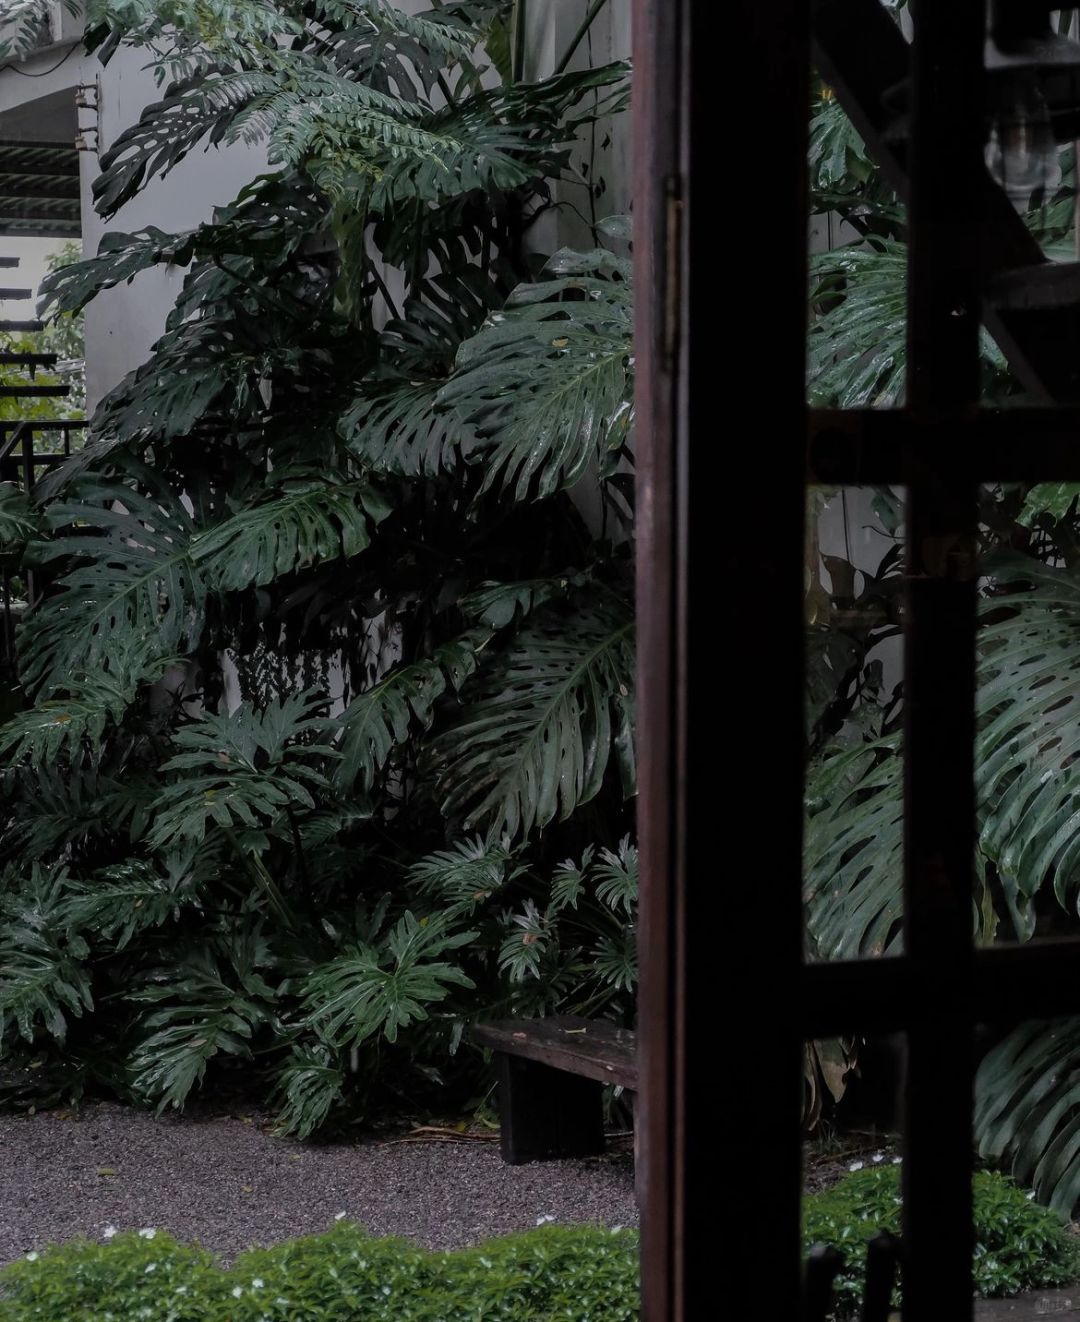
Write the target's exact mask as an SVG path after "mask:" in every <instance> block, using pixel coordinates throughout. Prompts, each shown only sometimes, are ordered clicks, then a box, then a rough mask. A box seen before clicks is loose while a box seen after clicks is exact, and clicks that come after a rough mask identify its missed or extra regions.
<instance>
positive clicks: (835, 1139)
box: [802, 1032, 904, 1317]
mask: <svg viewBox="0 0 1080 1322" xmlns="http://www.w3.org/2000/svg"><path fill="white" fill-rule="evenodd" d="M903 1075H904V1037H903V1035H902V1034H894V1035H889V1036H877V1037H867V1036H866V1035H863V1034H859V1033H857V1032H855V1033H851V1034H849V1035H846V1036H844V1037H840V1038H832V1039H827V1040H824V1041H815V1042H808V1043H806V1044H805V1047H804V1067H803V1077H804V1092H803V1096H804V1099H805V1107H804V1117H803V1123H804V1145H803V1208H802V1238H803V1256H804V1261H805V1262H806V1263H807V1270H808V1273H809V1279H808V1285H810V1284H812V1278H813V1277H814V1275H815V1274H818V1273H820V1274H823V1275H825V1276H829V1277H831V1278H832V1282H833V1303H834V1307H835V1316H837V1317H851V1316H856V1315H858V1311H859V1309H860V1307H861V1304H862V1299H863V1290H864V1284H865V1279H864V1278H865V1273H866V1262H867V1251H868V1244H869V1242H870V1240H872V1239H874V1238H875V1236H877V1235H879V1234H881V1233H886V1234H891V1235H897V1236H898V1235H899V1234H900V1229H901V1225H900V1218H901V1209H902V1206H903V1203H902V1189H901V1179H902V1170H901V1164H902V1163H901V1152H902V1143H901V1135H900V1125H901V1116H900V1108H901V1096H902V1085H903ZM896 1285H897V1291H896V1294H895V1296H894V1302H896V1301H897V1300H898V1299H899V1279H898V1273H897V1281H896Z"/></svg>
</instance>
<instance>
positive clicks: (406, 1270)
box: [0, 1222, 639, 1322]
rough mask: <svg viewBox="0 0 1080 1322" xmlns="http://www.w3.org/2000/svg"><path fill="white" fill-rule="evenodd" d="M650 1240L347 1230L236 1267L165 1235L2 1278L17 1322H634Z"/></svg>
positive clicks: (34, 1257)
mask: <svg viewBox="0 0 1080 1322" xmlns="http://www.w3.org/2000/svg"><path fill="white" fill-rule="evenodd" d="M638 1314H639V1306H638V1237H637V1234H636V1233H635V1232H633V1231H629V1230H606V1229H603V1228H601V1227H590V1226H569V1227H564V1226H545V1227H543V1228H542V1229H540V1230H535V1231H528V1232H526V1233H524V1234H518V1235H509V1236H506V1237H505V1238H502V1239H496V1240H491V1241H489V1242H488V1243H486V1244H483V1245H481V1246H480V1247H479V1248H472V1249H462V1250H459V1251H457V1252H452V1253H429V1252H426V1251H425V1250H423V1249H420V1248H417V1247H416V1245H415V1244H411V1243H409V1242H407V1241H405V1240H400V1239H373V1238H372V1237H371V1236H369V1235H367V1234H366V1233H365V1232H364V1231H363V1230H362V1229H361V1228H359V1227H357V1226H354V1225H351V1224H349V1223H348V1222H342V1223H341V1224H340V1225H338V1226H336V1227H335V1228H334V1229H333V1230H331V1231H329V1232H327V1233H326V1234H323V1235H315V1236H312V1237H310V1238H307V1239H296V1240H290V1241H289V1242H288V1243H285V1244H279V1245H278V1246H276V1247H275V1248H272V1249H253V1250H251V1251H250V1252H248V1253H245V1254H243V1255H242V1256H241V1257H240V1258H239V1259H237V1261H236V1262H235V1263H234V1264H233V1266H232V1267H231V1268H229V1269H224V1268H222V1267H220V1266H219V1265H218V1264H217V1262H216V1261H215V1259H214V1257H213V1256H212V1255H211V1254H209V1253H207V1252H206V1251H204V1250H203V1249H200V1248H198V1247H196V1246H192V1245H186V1244H178V1243H177V1242H176V1240H174V1239H173V1238H172V1237H171V1236H170V1235H168V1234H166V1233H165V1232H164V1231H159V1230H149V1229H148V1230H144V1231H139V1232H138V1233H130V1234H123V1235H117V1236H116V1237H115V1238H113V1239H111V1240H109V1241H108V1242H105V1243H93V1242H90V1241H87V1240H72V1241H71V1242H69V1243H67V1244H64V1245H61V1246H59V1247H53V1248H49V1249H46V1250H44V1251H43V1252H41V1253H39V1254H37V1253H31V1254H29V1255H28V1256H27V1258H26V1259H24V1260H20V1261H19V1262H16V1263H13V1264H12V1265H11V1266H9V1267H6V1268H4V1270H3V1271H0V1319H2V1320H3V1322H31V1319H33V1320H34V1322H361V1320H362V1322H391V1320H392V1322H481V1320H482V1322H489V1320H490V1322H504V1320H505V1322H525V1320H526V1319H527V1320H528V1322H537V1320H538V1319H551V1320H552V1322H555V1319H567V1320H570V1319H572V1320H573V1322H634V1320H635V1319H637V1317H638Z"/></svg>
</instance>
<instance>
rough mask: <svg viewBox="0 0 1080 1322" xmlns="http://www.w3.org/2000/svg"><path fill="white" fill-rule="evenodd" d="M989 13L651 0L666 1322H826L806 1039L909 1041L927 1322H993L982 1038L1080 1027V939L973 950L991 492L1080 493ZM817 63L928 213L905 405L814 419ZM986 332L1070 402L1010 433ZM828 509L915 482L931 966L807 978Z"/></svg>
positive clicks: (658, 1234)
mask: <svg viewBox="0 0 1080 1322" xmlns="http://www.w3.org/2000/svg"><path fill="white" fill-rule="evenodd" d="M983 15H984V7H983V0H948V3H947V4H946V3H942V0H920V2H919V3H918V8H917V13H916V31H917V38H916V41H915V43H914V46H913V47H912V48H911V50H910V51H909V49H908V48H907V47H906V46H905V45H904V43H903V41H902V38H901V37H900V36H899V33H898V32H897V30H896V28H895V26H894V25H893V24H892V22H891V20H890V19H889V17H888V15H887V14H886V13H885V12H884V10H883V9H882V8H881V7H880V5H879V3H878V0H812V2H811V0H773V2H771V3H768V4H766V3H764V2H763V0H728V3H725V4H719V3H715V2H714V0H698V3H694V0H635V98H636V106H635V134H636V137H635V154H636V162H637V166H636V184H635V194H634V196H635V216H636V224H637V227H638V228H637V234H638V241H637V244H636V263H637V299H638V309H639V310H638V327H637V360H638V369H639V385H638V392H639V393H638V438H639V439H638V611H639V619H640V628H639V644H638V645H639V694H640V697H639V703H640V708H639V711H640V718H639V719H640V730H641V745H642V747H641V775H640V815H639V822H640V825H639V832H640V838H641V852H642V942H641V947H642V981H641V999H640V1013H639V1029H640V1041H641V1095H640V1103H641V1125H642V1143H641V1154H642V1163H641V1177H640V1188H641V1195H642V1205H643V1235H642V1269H643V1298H644V1316H645V1319H646V1322H668V1320H669V1319H672V1320H675V1322H680V1320H681V1319H684V1318H698V1317H702V1318H703V1317H706V1316H708V1317H712V1316H723V1315H726V1314H727V1313H728V1312H729V1311H730V1312H731V1313H732V1315H733V1316H744V1315H745V1316H749V1315H750V1314H740V1313H738V1312H737V1311H736V1310H738V1309H741V1308H744V1307H746V1306H748V1305H749V1306H752V1307H754V1308H755V1310H756V1311H755V1312H754V1314H753V1315H755V1316H757V1315H761V1316H765V1315H769V1316H773V1317H795V1316H797V1307H798V1303H797V1301H798V1297H799V1293H800V1291H799V1276H800V1270H799V1225H798V1209H799V1201H800V1185H801V1179H800V1167H801V1151H800V1134H799V1111H800V1102H801V1087H802V1079H801V1053H802V1044H803V1042H804V1041H805V1040H806V1039H808V1038H813V1037H818V1036H827V1035H831V1034H834V1033H839V1032H850V1031H859V1032H864V1033H889V1032H903V1033H904V1034H906V1037H907V1042H908V1053H909V1063H908V1080H907V1087H906V1090H905V1091H906V1099H905V1162H904V1192H905V1203H904V1251H905V1287H904V1288H905V1313H906V1315H907V1316H908V1317H911V1318H916V1319H923V1318H935V1317H941V1318H949V1319H950V1322H953V1320H954V1319H960V1318H962V1317H970V1316H971V1308H972V1291H971V1251H970V1250H971V1193H970V1173H971V1171H970V1154H971V1110H972V1073H973V1053H972V1034H973V1030H974V1028H975V1026H976V1024H978V1023H980V1022H997V1023H1007V1022H1018V1021H1020V1020H1023V1019H1027V1018H1033V1017H1039V1016H1045V1015H1054V1014H1071V1013H1080V977H1078V976H1077V974H1078V972H1080V941H1061V942H1054V943H1040V944H1037V945H1030V946H1026V947H1017V948H1011V947H998V948H987V949H978V950H976V949H973V945H972V938H971V930H970V886H971V866H972V859H973V852H972V851H973V844H974V793H973V774H972V772H973V755H974V741H973V731H974V714H973V713H974V695H975V651H974V641H975V578H974V563H973V554H972V548H973V545H974V532H975V508H976V500H975V497H976V490H977V485H978V484H979V483H982V482H1000V481H1021V480H1025V481H1077V480H1080V410H1077V409H1075V408H1069V407H1063V406H1061V405H1059V404H1058V403H1057V402H1056V401H1058V400H1059V399H1062V398H1071V399H1076V398H1077V396H1078V394H1080V391H1078V390H1077V378H1078V367H1077V364H1076V363H1075V362H1074V361H1072V360H1071V359H1075V358H1076V357H1077V356H1078V355H1077V352H1076V350H1077V346H1078V345H1080V333H1078V331H1080V325H1078V320H1077V314H1076V311H1075V308H1069V307H1065V308H1063V309H1057V310H1055V311H1053V312H1051V313H1047V312H1046V311H1045V308H1044V310H1043V313H1042V314H1039V315H1034V314H1033V312H1032V309H1031V308H1030V306H1027V305H1025V300H1024V298H1022V297H1021V298H1017V297H1016V290H1017V289H1021V290H1023V289H1025V288H1027V289H1030V288H1031V287H1032V285H1033V283H1036V282H1038V281H1039V280H1040V279H1041V278H1042V277H1043V276H1044V275H1045V268H1044V267H1042V257H1041V254H1040V253H1039V252H1038V250H1037V248H1035V246H1034V244H1033V242H1032V241H1031V240H1030V238H1029V237H1028V235H1027V233H1026V231H1025V230H1024V227H1023V225H1022V223H1021V222H1019V220H1018V218H1017V217H1015V215H1014V214H1013V213H1012V211H1011V208H1010V207H1009V205H1008V202H1007V200H1006V199H1005V198H1004V196H1003V195H1002V194H1001V193H1000V192H998V191H997V190H995V189H994V186H993V184H992V183H991V182H990V180H989V177H988V176H987V174H986V171H985V167H984V165H983V161H982V133H983V127H982V123H981V113H980V110H979V105H980V100H979V95H978V89H979V86H980V80H981V77H982V58H983V35H982V34H983V22H984V18H983ZM811 63H813V64H814V65H815V66H816V67H817V68H818V69H819V70H820V71H821V73H822V74H823V76H825V77H826V78H827V80H828V81H829V82H830V84H831V85H832V86H833V87H834V88H835V89H836V91H837V94H838V95H839V96H840V97H841V100H842V101H843V103H844V105H845V108H846V109H847V110H848V112H849V114H850V115H851V116H852V118H853V120H854V121H855V123H856V125H857V127H858V128H859V129H860V131H861V132H862V134H863V136H864V138H865V139H866V140H867V142H868V143H869V145H870V147H871V149H872V151H873V152H874V153H875V155H876V156H877V159H878V160H879V163H880V164H881V165H882V166H883V168H885V169H886V170H887V172H888V173H889V176H890V178H891V180H892V182H893V183H894V185H895V186H896V187H897V188H898V190H899V191H900V193H901V195H902V196H903V197H904V198H905V199H906V200H907V202H908V204H909V208H910V212H909V217H910V234H911V244H910V265H909V363H910V366H909V387H908V403H907V406H906V407H905V408H904V409H902V410H900V409H898V410H891V411H888V412H883V411H852V412H845V413H841V414H837V413H824V412H811V411H808V410H807V408H806V406H805V389H804V371H805V366H804V359H805V318H806V306H805V291H806V198H805V187H806V185H805V160H806V133H807V116H808V103H809V85H808V75H809V69H810V66H811ZM909 74H910V76H911V79H912V84H911V85H912V103H911V127H910V136H909V139H908V147H907V149H906V150H905V149H903V148H899V147H897V145H896V143H895V142H894V141H892V140H890V139H887V138H886V137H885V134H884V129H885V127H886V125H885V122H884V109H883V106H882V102H881V93H882V91H883V90H884V88H886V87H888V86H890V85H891V84H894V83H895V82H897V81H898V80H899V79H900V78H903V77H906V76H908V75H909ZM756 170H761V171H763V172H767V173H768V176H769V180H770V183H769V189H768V194H767V196H762V197H761V198H759V199H758V200H759V202H760V203H761V205H758V206H754V205H747V204H748V203H752V202H753V201H754V187H755V182H754V179H755V174H754V172H755V171H756ZM777 180H779V181H781V183H780V185H779V186H778V185H777V182H776V181H777ZM695 201H696V202H697V208H696V209H695V206H694V203H695ZM740 237H741V247H740V244H739V242H738V241H739V239H740ZM725 244H730V245H731V246H730V247H729V248H728V249H726V250H725ZM729 258H730V260H728V259H729ZM1025 267H1026V268H1029V269H1028V270H1026V271H1025V270H1024V268H1025ZM1003 271H1009V272H1010V273H1011V274H1010V275H1009V276H1007V277H1005V278H1004V279H1003V278H1002V276H1001V273H1002V272H1003ZM1017 273H1019V275H1018V274H1017ZM1054 278H1057V277H1054ZM1010 291H1012V292H1010ZM1065 302H1067V300H1065ZM1044 303H1045V300H1044ZM980 319H981V320H982V321H983V322H985V324H987V325H988V326H989V327H990V329H991V330H992V332H993V333H994V335H995V337H996V338H997V339H998V341H999V343H1000V344H1001V345H1002V347H1003V348H1004V349H1005V350H1006V352H1007V353H1008V354H1009V357H1010V360H1011V361H1012V364H1013V366H1014V368H1015V369H1016V370H1017V371H1018V373H1019V374H1020V376H1021V377H1022V379H1023V380H1024V383H1025V385H1026V387H1027V388H1028V390H1029V391H1030V392H1031V393H1032V394H1033V395H1034V396H1035V397H1037V398H1039V400H1040V402H1045V404H1046V407H1040V408H1032V409H1022V410H1009V411H1007V412H1006V411H993V410H987V409H980V408H979V407H978V404H977V399H978V362H977V335H978V325H979V321H980ZM721 337H723V340H724V343H723V347H722V349H721V347H720V340H721ZM1070 355H1071V358H1070ZM797 438H805V445H804V443H803V440H802V439H797ZM814 482H827V483H830V484H837V485H841V484H852V485H857V484H866V483H895V484H898V485H901V484H902V485H904V486H906V487H907V489H908V527H907V543H908V552H907V566H906V573H907V576H908V585H907V586H908V602H909V621H910V622H909V627H908V630H907V634H906V640H905V648H906V654H905V676H906V686H905V693H906V704H905V705H906V717H905V720H906V726H905V747H906V753H905V758H906V770H905V812H906V830H905V836H906V839H905V877H904V886H905V916H904V923H905V953H904V954H903V955H901V956H899V957H897V958H892V959H887V960H878V961H872V960H868V961H853V962H849V963H835V964H822V965H816V966H807V965H804V964H803V962H802V951H801V946H802V940H801V926H802V912H801V897H800V885H799V878H800V875H801V861H800V848H801V830H802V775H803V768H802V761H803V750H802V747H801V737H800V734H799V732H800V731H801V729H802V679H803V661H802V645H803V624H802V586H801V568H802V555H803V545H804V544H803V520H804V504H805V491H806V485H807V483H814ZM755 493H757V494H755ZM943 545H944V546H945V547H946V548H947V549H946V554H944V555H941V554H939V548H941V547H942V546H943ZM725 1071H726V1074H725ZM730 1212H734V1213H735V1229H734V1234H733V1235H732V1233H731V1229H730V1227H731V1222H730V1220H729V1218H728V1216H727V1215H726V1214H727V1213H730ZM722 1230H723V1233H721V1232H722ZM703 1308H704V1309H705V1310H707V1311H702V1310H703ZM762 1310H764V1311H762Z"/></svg>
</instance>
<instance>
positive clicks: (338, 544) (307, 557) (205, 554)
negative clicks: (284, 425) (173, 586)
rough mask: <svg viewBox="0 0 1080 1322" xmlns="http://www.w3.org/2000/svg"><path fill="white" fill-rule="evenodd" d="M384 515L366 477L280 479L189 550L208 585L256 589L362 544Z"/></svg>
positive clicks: (368, 540) (346, 553) (382, 505)
mask: <svg viewBox="0 0 1080 1322" xmlns="http://www.w3.org/2000/svg"><path fill="white" fill-rule="evenodd" d="M389 513H390V506H389V505H388V504H387V503H386V501H385V500H384V498H383V497H382V495H381V494H380V493H379V492H378V491H377V490H376V489H375V488H374V487H373V486H372V485H371V483H370V482H368V481H367V480H366V479H364V480H361V481H355V482H348V481H334V480H331V479H328V478H322V479H320V478H316V477H314V476H312V475H303V476H296V477H293V478H291V479H288V480H284V481H282V482H281V484H280V486H279V487H278V488H277V489H276V490H274V491H272V492H271V493H270V496H269V498H268V499H265V500H263V501H261V502H260V503H258V504H255V505H250V506H248V507H247V508H246V509H242V510H240V511H238V512H237V513H236V514H234V515H232V517H231V518H228V519H225V520H223V521H222V522H221V523H218V524H216V525H215V526H214V527H213V528H209V529H207V530H206V532H203V533H200V534H199V535H198V536H197V537H196V538H195V539H194V541H193V543H192V556H193V559H194V561H195V564H196V565H197V566H198V567H199V569H200V570H201V572H202V574H203V576H204V578H205V579H206V581H207V582H208V583H210V584H212V585H213V586H214V587H217V588H220V589H222V590H224V591H230V590H236V589H240V588H248V587H261V586H263V585H264V584H266V583H271V582H273V580H274V579H275V578H281V577H282V576H283V575H285V574H291V573H294V572H295V571H296V570H298V569H306V568H309V567H310V566H312V565H316V564H318V563H320V562H321V561H326V560H338V559H342V558H344V559H348V558H349V557H350V556H354V555H356V554H358V552H360V551H363V550H365V549H366V548H367V547H368V546H370V545H371V535H372V532H373V530H374V528H375V525H376V524H378V523H380V522H381V521H382V520H383V519H384V518H386V516H387V515H388V514H389Z"/></svg>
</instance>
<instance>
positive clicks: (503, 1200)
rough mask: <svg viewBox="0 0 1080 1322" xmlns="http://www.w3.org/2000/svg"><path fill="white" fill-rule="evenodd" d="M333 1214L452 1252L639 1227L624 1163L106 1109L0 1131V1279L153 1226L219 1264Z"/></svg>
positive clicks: (327, 1221)
mask: <svg viewBox="0 0 1080 1322" xmlns="http://www.w3.org/2000/svg"><path fill="white" fill-rule="evenodd" d="M339 1212H345V1213H346V1214H347V1215H348V1217H349V1219H350V1220H352V1221H356V1222H358V1223H359V1224H361V1225H364V1226H366V1227H367V1228H368V1229H369V1230H370V1231H371V1232H372V1233H373V1234H378V1235H403V1236H408V1237H409V1238H411V1239H414V1240H418V1241H419V1242H420V1243H422V1244H425V1245H427V1246H428V1247H429V1248H455V1247H459V1246H461V1245H464V1244H469V1243H475V1242H476V1241H477V1240H480V1239H484V1238H486V1237H487V1236H490V1235H497V1234H503V1233H505V1232H507V1231H511V1230H525V1229H529V1228H531V1227H533V1226H535V1225H536V1224H537V1218H539V1217H552V1218H554V1219H555V1220H556V1221H558V1222H562V1223H570V1222H577V1223H583V1222H601V1223H604V1224H607V1225H624V1226H631V1225H636V1224H637V1208H636V1206H635V1203H634V1181H633V1168H632V1162H631V1159H630V1158H629V1157H628V1156H626V1155H620V1154H614V1155H610V1156H605V1157H603V1158H597V1159H594V1160H588V1161H553V1162H540V1163H536V1164H533V1165H529V1166H505V1165H504V1164H503V1163H502V1161H501V1159H500V1157H499V1152H498V1145H497V1144H496V1143H492V1142H484V1141H475V1142H446V1143H444V1142H437V1143H435V1142H423V1143H418V1142H405V1143H402V1142H389V1141H372V1140H367V1141H363V1142H358V1143H353V1144H335V1145H333V1146H322V1147H315V1146H311V1145H301V1144H299V1143H294V1142H291V1141H289V1140H286V1139H279V1138H274V1137H272V1136H271V1135H270V1134H268V1133H267V1132H265V1128H264V1126H263V1117H260V1116H259V1115H257V1114H251V1113H242V1112H241V1113H237V1114H235V1115H228V1116H223V1115H211V1116H199V1115H192V1116H186V1117H179V1118H169V1117H166V1118H163V1119H160V1120H155V1119H154V1118H153V1117H152V1116H150V1115H147V1114H145V1113H143V1112H140V1111H132V1110H128V1109H126V1108H124V1107H121V1106H117V1105H113V1104H111V1103H102V1104H100V1105H92V1106H90V1107H88V1108H86V1109H84V1110H83V1111H82V1112H80V1113H77V1114H73V1113H71V1112H63V1111H46V1112H41V1113H39V1114H37V1115H33V1116H24V1115H0V1263H5V1262H9V1261H11V1260H12V1259H14V1258H17V1257H18V1256H20V1255H21V1254H23V1253H26V1252H28V1251H30V1250H31V1249H39V1248H42V1247H43V1246H44V1245H45V1244H48V1243H50V1242H56V1241H60V1240H65V1239H70V1238H72V1237H73V1236H75V1235H87V1236H89V1237H92V1238H97V1237H99V1236H100V1235H101V1234H102V1232H103V1231H104V1229H105V1227H106V1226H109V1225H113V1226H116V1227H117V1229H119V1230H129V1229H139V1228H141V1227H143V1226H157V1227H160V1228H163V1229H166V1230H168V1231H170V1232H172V1234H174V1235H175V1236H176V1237H177V1238H179V1239H189V1240H198V1241H199V1242H200V1243H202V1244H203V1245H204V1246H205V1247H206V1248H209V1249H212V1250H214V1251H215V1252H218V1253H220V1254H222V1255H223V1256H224V1257H225V1258H229V1257H231V1256H232V1255H233V1254H235V1253H238V1252H240V1251H241V1250H243V1249H245V1248H248V1247H250V1246H252V1245H256V1244H258V1245H269V1244H273V1243H276V1242H277V1241H279V1240H283V1239H288V1238H290V1237H292V1236H294V1235H305V1234H312V1233H315V1232H317V1231H321V1230H325V1229H326V1228H327V1227H329V1226H330V1225H332V1224H333V1221H334V1217H335V1216H336V1215H337V1213H339Z"/></svg>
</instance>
